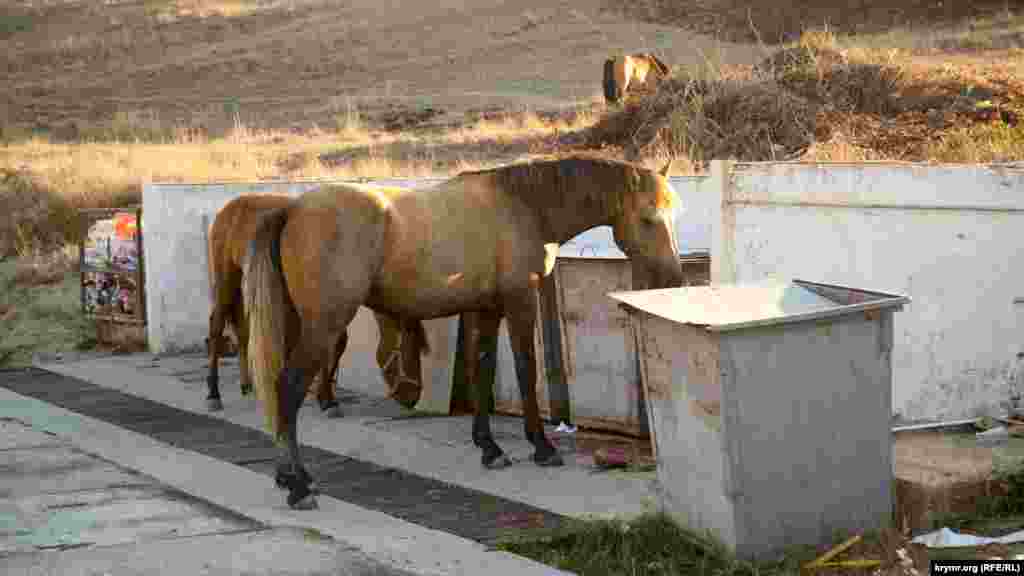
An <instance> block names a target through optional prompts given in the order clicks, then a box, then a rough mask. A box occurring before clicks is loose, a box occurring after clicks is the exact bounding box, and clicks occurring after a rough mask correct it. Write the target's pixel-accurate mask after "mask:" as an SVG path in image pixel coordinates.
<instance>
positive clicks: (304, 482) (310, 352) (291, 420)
mask: <svg viewBox="0 0 1024 576" xmlns="http://www.w3.org/2000/svg"><path fill="white" fill-rule="evenodd" d="M350 308H351V310H346V311H345V312H343V313H340V314H337V315H336V316H335V317H336V318H340V319H341V322H340V323H339V324H338V325H334V326H328V325H327V323H326V322H324V321H322V320H320V319H321V318H324V317H325V316H324V310H323V309H322V308H321V309H318V310H312V311H309V312H308V313H306V314H304V315H303V316H304V317H305V318H304V320H305V321H304V322H303V326H302V335H301V337H300V338H299V341H298V342H296V344H295V347H294V348H292V350H291V353H290V354H289V355H288V359H287V361H286V364H285V367H284V368H283V369H282V370H281V375H280V378H281V384H282V386H281V388H280V395H281V398H280V402H281V406H282V409H283V414H282V415H283V416H284V418H283V422H282V424H283V425H284V426H285V427H287V430H288V432H287V437H288V446H287V453H286V461H285V462H282V463H281V464H279V465H278V467H277V472H276V474H275V481H276V482H277V484H278V486H284V487H287V488H288V506H290V507H291V508H295V509H306V508H310V507H316V500H315V498H314V479H313V477H312V476H311V475H310V474H309V472H308V471H307V470H306V468H305V467H304V466H303V465H302V459H301V455H300V454H299V443H298V439H297V438H298V436H297V432H298V427H297V421H298V413H299V408H300V407H301V406H302V403H303V401H304V400H305V397H306V390H307V389H308V387H309V384H310V381H311V378H312V374H313V372H314V370H317V369H318V368H319V366H318V365H319V364H320V363H321V360H322V359H323V358H324V357H325V356H326V354H328V353H329V350H330V348H331V347H330V346H324V345H323V343H324V342H328V341H329V340H328V339H327V338H328V336H329V335H330V334H332V333H337V332H338V331H339V330H340V331H346V329H347V327H348V324H349V322H351V321H352V318H353V317H355V312H356V310H357V308H358V306H351V307H350ZM329 316H330V315H328V317H329ZM307 318H317V321H316V322H315V323H314V322H310V321H309V320H308V319H307Z"/></svg>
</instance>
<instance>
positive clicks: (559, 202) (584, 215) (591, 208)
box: [533, 181, 616, 244]
mask: <svg viewBox="0 0 1024 576" xmlns="http://www.w3.org/2000/svg"><path fill="white" fill-rule="evenodd" d="M585 184H586V183H585V182H582V181H581V182H580V185H579V186H577V187H573V188H567V189H565V191H564V194H562V195H554V194H552V195H544V194H536V195H533V198H534V200H535V202H534V206H533V208H534V210H535V211H536V212H537V213H538V214H539V216H540V219H541V220H542V221H543V223H544V226H545V228H546V235H547V236H549V237H548V238H545V240H546V241H547V242H557V243H559V244H562V243H565V242H568V241H569V240H571V239H573V238H574V237H576V236H577V235H579V234H582V233H583V232H586V231H587V230H590V229H591V228H594V227H597V226H605V225H610V224H611V222H612V212H613V210H612V206H614V205H615V200H616V199H613V198H609V197H608V196H607V195H602V194H595V193H593V189H592V188H591V187H589V186H586V185H585Z"/></svg>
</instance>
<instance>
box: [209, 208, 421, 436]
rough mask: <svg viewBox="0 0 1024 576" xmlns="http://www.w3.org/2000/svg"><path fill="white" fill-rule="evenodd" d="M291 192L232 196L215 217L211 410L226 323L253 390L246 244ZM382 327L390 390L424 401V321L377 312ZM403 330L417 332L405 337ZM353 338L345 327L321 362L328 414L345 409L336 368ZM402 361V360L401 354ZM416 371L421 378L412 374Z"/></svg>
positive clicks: (217, 405) (399, 397) (381, 356)
mask: <svg viewBox="0 0 1024 576" xmlns="http://www.w3.org/2000/svg"><path fill="white" fill-rule="evenodd" d="M290 202H291V198H290V197H289V196H286V195H283V194H246V195H243V196H239V197H238V198H234V199H232V200H231V201H230V202H228V203H227V204H226V205H225V206H224V207H223V208H222V209H221V210H220V211H219V212H218V213H217V216H216V218H214V221H213V225H212V226H211V227H210V239H209V243H208V246H207V248H208V250H209V259H208V261H209V273H210V286H211V292H212V300H213V310H212V312H211V313H210V328H209V329H210V333H209V336H208V337H207V339H206V345H207V354H208V355H209V373H208V374H207V377H206V384H207V389H208V390H207V398H206V404H207V407H208V408H209V409H210V410H211V411H218V410H223V409H224V405H223V403H222V402H221V398H220V389H219V380H220V378H219V374H218V372H219V371H218V368H219V364H220V357H221V356H222V355H223V353H224V347H225V344H226V342H225V338H224V335H223V333H224V328H225V326H226V325H227V326H230V328H231V329H232V330H233V331H234V332H235V335H236V336H237V338H238V355H239V369H240V372H241V390H242V395H243V396H244V395H247V394H248V393H249V392H250V391H251V390H252V384H251V379H250V378H249V363H248V361H247V354H246V348H247V346H248V339H249V336H248V330H247V325H246V322H244V321H243V319H244V318H245V311H244V307H243V305H242V258H243V257H244V255H245V248H246V245H247V244H248V241H249V240H250V239H251V238H252V236H253V234H254V232H255V230H256V225H257V224H258V222H259V218H260V217H261V216H262V215H264V214H266V213H267V212H269V211H271V210H275V209H280V208H284V207H286V206H288V204H289V203H290ZM375 316H376V318H377V324H378V326H379V327H380V343H379V345H378V350H377V357H378V364H379V365H380V367H381V369H382V370H383V371H384V377H385V381H386V382H387V384H388V392H389V394H388V395H389V396H390V397H392V398H394V399H395V400H396V401H398V402H399V403H400V404H402V405H403V406H406V407H412V406H415V405H416V403H417V402H418V401H419V397H420V394H421V391H422V384H421V382H420V380H419V374H420V354H421V353H427V352H428V351H429V344H428V342H427V339H426V333H425V332H424V330H423V325H422V323H419V322H405V323H404V324H403V325H400V323H399V321H398V320H397V319H395V318H392V317H390V316H387V315H385V314H380V313H375ZM298 320H299V319H298V316H292V318H291V322H290V324H291V325H292V326H293V330H295V332H293V333H291V336H290V338H289V341H295V339H296V338H297V337H298V335H297V330H298V326H299V323H298ZM399 330H404V331H405V332H407V333H409V334H410V335H411V338H410V339H403V338H402V334H401V333H399V332H398V331H399ZM347 342H348V338H347V332H346V331H342V332H341V333H340V336H339V337H338V339H337V340H336V341H335V344H334V354H333V356H331V355H330V352H328V353H327V354H328V357H330V358H332V361H331V362H329V363H328V362H320V364H319V368H320V377H319V386H318V387H317V392H316V397H317V401H318V402H319V404H320V408H321V409H322V410H323V411H324V412H325V413H326V414H327V416H328V417H337V416H340V415H341V411H340V408H339V406H338V400H337V398H336V397H335V389H334V386H333V385H332V384H333V383H334V378H333V377H332V376H333V374H335V373H336V372H337V368H338V363H339V362H340V360H341V355H342V353H343V352H344V351H345V346H346V344H347ZM399 358H400V359H401V361H398V362H396V361H395V360H396V359H399ZM407 374H413V375H415V376H416V378H410V377H408V376H407Z"/></svg>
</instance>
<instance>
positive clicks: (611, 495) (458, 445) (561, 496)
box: [40, 354, 658, 517]
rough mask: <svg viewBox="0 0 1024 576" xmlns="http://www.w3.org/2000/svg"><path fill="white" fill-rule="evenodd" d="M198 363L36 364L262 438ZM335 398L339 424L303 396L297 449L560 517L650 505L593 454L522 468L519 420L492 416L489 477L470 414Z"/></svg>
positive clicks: (230, 375)
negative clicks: (210, 388) (494, 463)
mask: <svg viewBox="0 0 1024 576" xmlns="http://www.w3.org/2000/svg"><path fill="white" fill-rule="evenodd" d="M206 365H207V360H206V356H205V355H198V354H190V355H179V356H170V357H158V358H157V357H154V356H153V355H152V354H132V355H125V356H114V357H104V358H93V359H85V360H81V361H74V360H73V359H72V361H66V362H62V363H59V364H58V363H49V364H40V367H42V368H45V369H47V370H52V371H54V372H57V373H60V374H66V375H69V376H75V377H77V378H81V379H83V380H86V381H88V382H92V383H94V384H98V385H100V386H105V387H109V388H113V389H117V390H120V391H123V392H126V393H129V394H133V395H137V396H142V397H144V398H148V399H150V400H153V401H156V402H160V403H162V404H166V405H169V406H174V407H176V408H179V409H182V410H187V411H190V412H194V413H197V414H204V415H210V416H213V417H216V418H221V419H224V420H227V421H229V422H233V423H235V424H239V425H242V426H245V427H248V428H251V429H254V430H260V431H263V426H264V423H263V412H262V407H261V405H260V404H259V402H258V401H257V400H256V399H255V398H254V397H253V396H249V397H242V396H241V394H240V392H239V387H238V363H237V358H228V359H225V361H224V362H223V366H222V369H221V371H220V373H221V386H220V388H221V395H222V396H223V398H224V410H223V411H222V412H217V413H210V412H208V411H207V410H206V407H205V404H204V400H205V398H206ZM341 385H342V386H344V374H342V377H341ZM381 392H382V393H383V390H382V391H381ZM338 398H339V401H340V402H341V403H342V408H343V411H344V412H345V417H344V418H341V419H334V420H331V419H327V418H325V417H324V416H323V414H321V413H320V411H319V410H318V409H317V408H316V406H315V402H314V401H313V400H311V399H307V401H306V404H305V405H304V406H303V408H302V410H301V412H300V416H299V440H300V441H301V442H302V443H303V444H307V445H310V446H315V447H318V448H322V449H324V450H328V451H330V452H332V453H336V454H340V455H344V456H349V457H352V458H357V459H359V460H363V461H367V462H372V463H374V464H377V465H379V466H386V467H389V468H397V469H400V470H406V471H409V472H411V473H414V474H418V475H421V476H426V477H429V478H433V479H436V480H439V481H442V482H446V483H450V484H454V485H457V486H462V487H465V488H469V489H473V490H479V491H481V492H485V493H489V494H494V495H496V496H501V497H503V498H509V499H512V500H516V501H520V502H523V503H526V504H529V505H532V506H536V507H538V508H541V509H544V510H549V511H551V512H554V513H557V514H562V515H565V516H573V517H581V516H588V515H593V516H612V515H614V516H617V517H629V516H633V515H637V514H640V513H642V512H644V511H645V510H647V509H648V508H649V507H650V506H651V505H653V504H654V502H655V501H656V497H657V490H658V484H657V479H656V474H655V473H654V472H653V471H651V472H646V473H628V474H627V473H622V472H596V471H595V470H594V468H593V466H592V464H593V459H592V457H591V456H590V455H585V454H576V455H570V454H566V462H567V466H565V467H562V468H540V467H538V466H536V465H534V464H533V463H532V462H531V461H530V455H531V454H532V452H533V447H532V446H531V445H530V444H529V443H528V442H527V441H526V439H525V437H524V434H523V428H522V420H521V419H519V418H513V417H504V416H492V419H491V422H492V428H493V431H494V437H495V440H496V441H497V442H498V444H499V445H501V447H502V448H503V449H504V450H505V451H506V452H507V453H508V455H509V456H510V457H511V458H512V459H513V460H515V461H516V462H517V463H516V464H515V465H513V466H512V467H510V468H507V469H505V470H499V471H493V470H486V469H484V468H483V467H482V466H481V465H480V451H479V449H478V448H476V447H475V446H474V445H473V441H472V437H471V434H470V432H471V430H472V420H471V417H469V416H462V417H436V418H433V417H432V418H423V417H417V418H407V417H403V411H402V410H401V409H400V408H399V407H398V406H397V404H396V403H395V402H394V401H392V400H390V399H387V398H380V397H378V398H368V397H366V396H365V395H359V394H357V393H351V392H346V391H345V390H344V389H342V390H339V393H338ZM548 428H549V431H551V430H553V427H551V426H549V427H548Z"/></svg>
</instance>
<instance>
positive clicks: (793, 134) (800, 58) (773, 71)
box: [578, 31, 1024, 164]
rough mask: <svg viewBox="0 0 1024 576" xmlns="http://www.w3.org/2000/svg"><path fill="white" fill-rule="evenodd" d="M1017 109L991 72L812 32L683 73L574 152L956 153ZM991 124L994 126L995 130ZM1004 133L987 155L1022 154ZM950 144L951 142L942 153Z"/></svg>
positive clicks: (994, 137)
mask: <svg viewBox="0 0 1024 576" xmlns="http://www.w3.org/2000/svg"><path fill="white" fill-rule="evenodd" d="M1022 112H1024V86H1022V83H1021V82H1020V81H1019V80H1017V79H1015V78H1014V77H1013V75H1012V73H1009V72H1001V71H999V70H998V69H997V68H995V67H993V68H986V69H984V70H973V69H961V68H957V67H953V66H950V65H935V64H932V65H930V66H927V65H926V66H922V65H920V64H919V63H916V62H915V61H914V60H913V59H912V58H911V57H910V56H909V55H907V54H902V53H898V52H892V51H890V52H885V53H882V52H880V51H877V50H872V49H870V48H864V47H854V48H841V47H840V46H839V43H838V42H837V41H836V39H835V37H834V36H833V35H832V34H831V33H829V32H827V31H825V32H820V33H816V32H808V33H805V34H804V36H803V37H801V39H800V41H799V42H797V43H796V44H794V45H791V46H789V47H786V48H784V49H782V50H780V51H778V52H776V53H775V54H773V55H772V56H771V57H769V58H766V59H765V60H764V61H762V62H761V63H759V64H758V65H756V66H754V67H751V68H750V69H745V68H741V67H731V68H722V69H721V70H716V71H714V73H713V74H709V75H707V77H705V78H700V79H698V78H695V77H692V76H689V75H688V74H687V73H685V72H683V71H681V70H675V71H674V73H673V75H672V76H671V77H669V78H667V79H665V80H664V81H662V82H660V83H659V84H658V85H657V89H656V90H655V91H653V93H649V94H637V95H634V96H633V97H632V98H630V99H628V100H627V101H626V103H625V104H624V105H623V106H622V107H621V108H618V109H615V110H613V111H611V112H610V113H608V114H607V115H606V116H605V117H604V118H602V119H600V120H599V121H598V122H597V124H595V125H594V126H592V127H591V128H590V129H589V130H587V131H586V133H585V138H583V139H582V141H581V144H579V146H578V147H584V148H605V149H609V150H620V151H621V154H622V155H623V156H625V157H626V158H628V159H630V160H636V159H637V158H638V157H640V156H650V155H652V154H654V153H658V152H662V153H664V152H666V151H667V152H669V153H670V154H672V155H685V156H688V157H689V158H690V159H691V160H692V161H694V162H696V163H698V164H703V163H705V162H707V161H709V160H712V159H715V158H722V159H726V158H732V159H735V160H740V161H771V160H785V159H802V160H810V161H813V160H852V161H857V160H886V159H889V160H905V161H920V160H930V159H931V158H930V156H929V154H932V153H934V151H936V150H939V149H940V148H941V149H942V150H943V153H942V155H941V156H942V157H943V158H954V157H957V154H956V153H955V152H954V151H952V150H946V149H945V148H942V146H940V145H939V144H940V143H942V142H947V143H950V142H951V143H953V144H950V145H949V146H953V145H954V144H955V145H957V146H959V145H961V143H962V141H963V140H964V139H963V138H960V139H956V138H953V136H954V135H956V134H965V133H968V132H967V128H969V127H971V126H976V125H980V124H987V125H993V126H996V125H998V126H1002V125H1006V126H1008V127H1012V126H1014V125H1015V124H1016V122H1017V118H1019V117H1020V114H1021V113H1022ZM998 126H997V128H998ZM1004 132H1006V134H1009V132H1010V131H1008V130H1003V131H1000V130H998V129H991V130H988V131H987V132H985V134H986V135H988V137H987V138H985V141H986V142H992V146H993V147H998V150H997V151H996V150H995V149H993V151H992V152H991V153H988V152H985V151H984V150H971V151H970V153H969V154H961V156H969V157H973V158H1005V157H1007V156H1012V155H1013V154H1014V153H1015V152H1014V151H1015V150H1017V149H1018V147H1019V146H1018V145H1017V143H1016V142H1017V141H1018V140H1019V139H1015V138H1012V137H1009V136H1006V135H1004ZM949 146H946V148H948V147H949Z"/></svg>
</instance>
